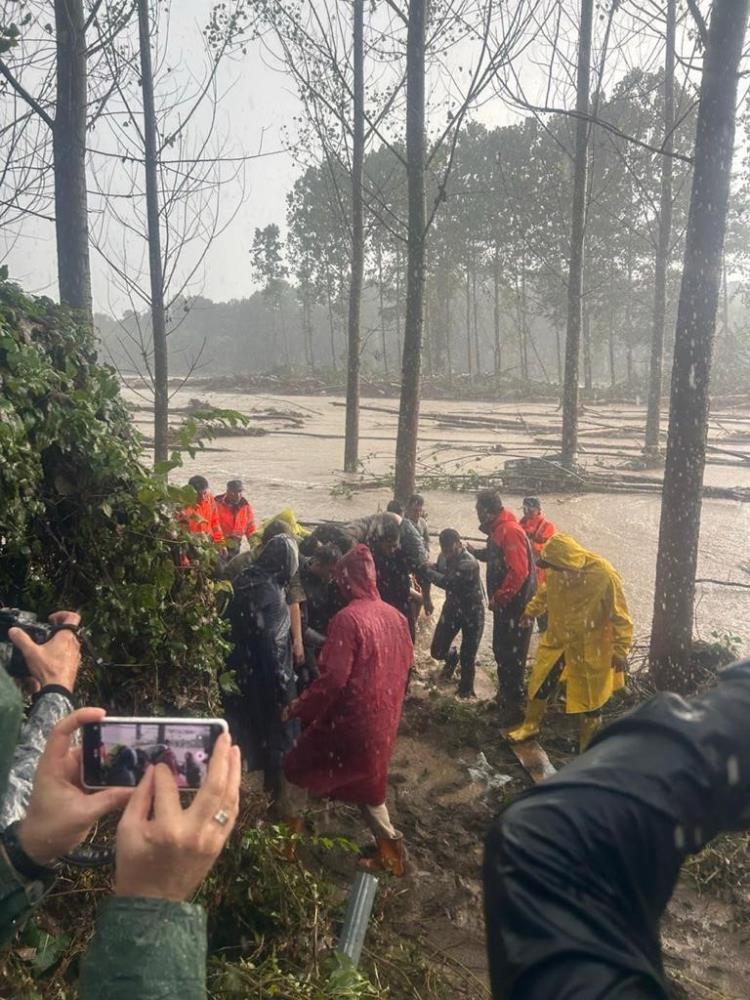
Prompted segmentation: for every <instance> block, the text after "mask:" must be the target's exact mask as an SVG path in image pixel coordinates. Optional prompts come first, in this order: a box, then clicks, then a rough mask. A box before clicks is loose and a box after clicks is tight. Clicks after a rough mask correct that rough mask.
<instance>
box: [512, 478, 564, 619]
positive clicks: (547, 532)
mask: <svg viewBox="0 0 750 1000" xmlns="http://www.w3.org/2000/svg"><path fill="white" fill-rule="evenodd" d="M520 524H521V527H522V528H523V530H524V531H525V532H526V535H527V537H528V539H529V541H530V542H531V548H532V551H533V553H534V559H536V560H538V559H539V558H540V556H541V554H542V549H543V548H544V543H545V542H548V541H549V540H550V538H552V536H553V535H554V534H556V533H557V528H556V527H555V526H554V524H553V523H552V521H548V520H547V518H546V517H545V516H544V514H542V503H541V501H540V499H539V497H524V498H523V517H522V518H521V521H520ZM536 583H537V588H538V587H541V586H542V584H543V583H544V570H543V569H542V567H541V566H537V568H536ZM537 625H538V627H539V631H540V632H546V631H547V615H546V614H544V615H540V616H539V618H538V619H537Z"/></svg>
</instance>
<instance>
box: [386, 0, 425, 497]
mask: <svg viewBox="0 0 750 1000" xmlns="http://www.w3.org/2000/svg"><path fill="white" fill-rule="evenodd" d="M426 7H427V4H426V0H410V2H409V25H408V29H407V40H406V160H407V180H408V199H409V237H408V244H407V264H406V320H405V323H404V351H403V358H402V364H401V401H400V404H399V414H398V436H397V438H396V475H395V488H394V492H395V494H396V497H397V498H398V499H400V500H401V501H402V502H403V501H406V500H407V499H408V497H409V494H410V493H412V492H413V490H414V479H415V475H416V466H417V435H418V428H419V377H420V373H421V366H422V327H423V323H424V250H425V193H424V167H425V104H424V91H425V22H426V13H427V12H426Z"/></svg>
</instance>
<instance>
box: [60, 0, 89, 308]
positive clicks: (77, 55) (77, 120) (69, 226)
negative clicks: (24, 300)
mask: <svg viewBox="0 0 750 1000" xmlns="http://www.w3.org/2000/svg"><path fill="white" fill-rule="evenodd" d="M55 31H56V38H57V96H56V103H55V121H54V125H53V128H52V146H53V157H54V172H55V236H56V240H57V278H58V285H59V290H60V301H61V302H63V303H65V305H68V306H70V307H71V308H72V309H75V310H76V311H77V312H78V313H79V316H80V319H81V320H82V322H84V323H85V324H86V325H87V326H89V327H91V326H93V316H92V305H91V267H90V263H89V227H88V206H87V198H86V111H87V101H88V95H87V88H88V81H87V69H86V32H85V20H84V12H83V0H55Z"/></svg>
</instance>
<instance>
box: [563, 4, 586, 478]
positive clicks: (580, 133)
mask: <svg viewBox="0 0 750 1000" xmlns="http://www.w3.org/2000/svg"><path fill="white" fill-rule="evenodd" d="M593 14H594V0H581V35H580V40H579V43H578V79H577V83H576V115H577V116H578V119H577V121H576V152H575V174H574V178H573V212H572V219H571V227H570V264H569V268H568V323H567V330H566V334H565V384H564V387H563V425H562V461H563V464H564V465H566V466H568V467H572V466H574V465H575V463H576V456H577V453H578V358H579V353H580V346H581V306H582V296H583V244H584V236H585V232H586V174H587V170H588V141H589V123H588V120H587V116H588V114H589V87H590V79H589V78H590V74H591V35H592V26H593Z"/></svg>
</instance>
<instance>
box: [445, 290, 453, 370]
mask: <svg viewBox="0 0 750 1000" xmlns="http://www.w3.org/2000/svg"><path fill="white" fill-rule="evenodd" d="M452 347H453V344H452V337H451V296H450V292H448V291H446V293H445V364H446V367H447V369H448V382H449V383H450V382H452V381H453V353H452Z"/></svg>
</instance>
